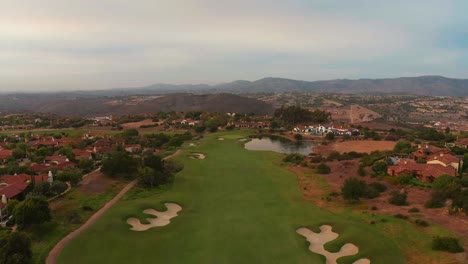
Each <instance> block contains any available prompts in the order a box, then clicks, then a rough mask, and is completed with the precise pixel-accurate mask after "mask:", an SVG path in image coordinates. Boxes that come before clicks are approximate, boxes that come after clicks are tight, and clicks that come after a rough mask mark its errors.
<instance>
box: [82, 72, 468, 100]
mask: <svg viewBox="0 0 468 264" xmlns="http://www.w3.org/2000/svg"><path fill="white" fill-rule="evenodd" d="M281 92H320V93H347V94H415V95H432V96H468V79H453V78H446V77H442V76H421V77H402V78H393V79H358V80H348V79H337V80H329V81H313V82H309V81H299V80H291V79H284V78H273V77H268V78H263V79H260V80H257V81H252V82H251V81H243V80H238V81H234V82H230V83H223V84H217V85H207V84H197V85H193V84H187V85H172V84H154V85H149V86H144V87H134V88H116V89H108V90H98V91H81V92H73V94H76V95H80V96H99V95H101V96H123V95H132V94H167V93H198V94H203V93H234V94H248V93H281Z"/></svg>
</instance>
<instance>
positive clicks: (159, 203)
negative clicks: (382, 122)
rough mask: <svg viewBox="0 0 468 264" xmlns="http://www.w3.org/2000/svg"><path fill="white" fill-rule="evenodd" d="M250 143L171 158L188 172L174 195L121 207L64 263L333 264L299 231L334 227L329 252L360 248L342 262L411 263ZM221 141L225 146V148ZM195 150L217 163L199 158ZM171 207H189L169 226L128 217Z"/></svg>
mask: <svg viewBox="0 0 468 264" xmlns="http://www.w3.org/2000/svg"><path fill="white" fill-rule="evenodd" d="M236 133H237V134H238V135H236V136H234V134H236ZM247 136H248V134H242V132H239V131H233V132H221V133H213V134H208V135H206V136H205V137H204V138H203V139H202V140H201V141H200V144H198V146H196V147H188V146H187V148H186V149H182V154H185V155H177V156H175V157H172V158H171V159H174V160H175V161H176V162H180V163H182V164H183V166H184V169H183V170H182V171H181V172H179V173H178V174H177V175H175V180H174V183H173V184H172V185H171V187H170V189H169V190H167V191H165V192H162V193H161V192H155V195H153V196H149V197H144V198H138V199H122V200H120V201H118V202H117V203H116V204H115V206H113V207H112V208H110V209H109V210H108V211H107V212H106V213H105V214H104V215H103V216H102V217H101V218H100V219H99V220H98V221H97V222H96V223H95V224H94V225H93V226H91V227H90V228H89V229H87V230H86V231H84V232H83V233H81V234H80V235H79V236H77V237H76V238H75V239H74V240H72V241H71V242H70V243H69V244H68V245H67V246H66V247H65V248H64V249H63V251H62V253H61V254H60V255H59V258H58V262H59V263H67V264H69V263H80V264H81V263H114V264H118V263H125V264H127V263H268V264H271V263H325V258H324V257H323V256H321V255H319V254H313V253H311V252H310V251H309V250H308V246H309V243H308V242H307V241H306V240H305V239H304V237H301V236H299V235H298V234H297V233H296V230H297V229H298V228H301V227H309V226H321V225H324V224H327V225H330V226H333V230H334V231H335V232H337V233H339V234H340V236H339V237H338V238H337V239H336V240H334V241H332V242H329V243H327V244H326V245H325V248H327V249H328V246H329V244H331V246H337V245H338V247H340V246H341V245H342V244H345V243H347V242H353V244H355V245H356V246H358V247H359V253H358V254H356V255H353V256H346V257H342V258H339V259H338V263H340V264H343V263H346V264H350V263H353V262H355V261H357V260H359V259H361V258H368V259H370V260H372V263H379V264H394V263H405V258H404V255H403V253H402V251H401V249H400V248H399V247H398V245H397V244H396V242H395V240H393V239H391V238H389V237H388V236H386V235H385V233H383V232H382V231H380V230H378V229H376V228H375V225H369V224H368V223H366V222H364V221H362V220H360V219H358V218H356V217H355V216H353V215H352V214H338V213H333V212H329V211H326V210H323V209H320V208H317V207H316V206H314V205H313V204H312V203H310V202H308V201H306V200H305V199H304V198H303V196H302V193H301V192H300V190H299V186H298V182H297V178H296V175H295V174H293V173H291V172H289V171H287V170H286V169H285V168H284V167H282V166H281V164H280V160H281V155H280V154H277V153H274V152H266V151H249V150H246V149H245V148H244V143H243V142H238V141H237V140H238V139H240V138H245V137H247ZM219 137H223V138H225V140H224V141H222V142H220V141H219V140H218V138H219ZM194 148H196V152H197V153H203V154H205V155H207V157H209V158H207V159H205V160H204V161H203V162H200V160H197V159H191V158H190V156H189V154H190V152H191V151H193V149H194ZM167 201H173V202H174V203H176V204H178V205H180V206H181V207H183V213H182V214H179V215H178V216H177V217H175V218H172V219H171V223H170V224H169V225H167V226H164V227H161V228H150V229H148V230H146V231H144V232H135V231H132V230H129V225H128V224H127V222H126V221H127V219H128V218H130V217H136V218H138V219H145V217H147V215H146V214H144V213H143V210H145V209H147V208H154V209H156V210H157V211H164V210H165V206H164V203H165V202H167ZM338 249H339V248H337V249H336V251H338ZM329 251H333V250H329Z"/></svg>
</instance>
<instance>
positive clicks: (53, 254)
mask: <svg viewBox="0 0 468 264" xmlns="http://www.w3.org/2000/svg"><path fill="white" fill-rule="evenodd" d="M179 153H180V149H179V150H177V151H176V152H175V153H174V154H172V155H170V156H167V157H165V158H164V159H163V160H166V159H169V158H171V157H173V156H175V155H177V154H179ZM137 182H138V180H133V181H131V182H130V183H128V184H127V185H125V187H124V188H123V189H122V190H121V191H120V192H119V193H118V194H117V195H116V196H115V197H114V198H113V199H112V200H110V201H109V202H107V203H106V204H105V205H104V206H103V207H102V208H101V209H99V211H97V212H96V213H95V214H93V215H92V216H91V217H90V218H89V219H88V220H87V221H86V223H84V224H83V225H82V226H80V227H79V228H78V229H76V230H74V231H73V232H71V233H69V234H68V235H67V236H66V237H64V238H63V239H62V240H60V241H59V242H58V243H57V244H56V245H55V246H54V248H53V249H52V250H51V251H50V252H49V255H48V256H47V259H46V264H56V263H57V259H58V256H59V254H60V252H62V250H63V248H64V247H65V246H66V245H67V244H68V243H69V242H70V241H71V240H72V239H74V238H75V237H76V236H78V235H79V234H81V233H82V232H84V231H85V230H86V229H88V228H89V227H90V226H91V225H93V224H94V223H95V222H96V221H97V220H98V219H99V218H100V217H101V216H102V215H103V214H104V213H105V212H106V211H107V210H109V208H111V207H112V206H113V205H114V204H115V203H116V202H117V201H118V200H120V198H122V196H124V195H125V194H126V193H127V192H128V191H129V190H130V189H131V188H132V187H133V186H134V185H135V184H136V183H137Z"/></svg>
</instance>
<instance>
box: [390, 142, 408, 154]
mask: <svg viewBox="0 0 468 264" xmlns="http://www.w3.org/2000/svg"><path fill="white" fill-rule="evenodd" d="M393 151H394V152H397V153H410V152H411V151H412V149H411V143H410V142H407V141H398V142H397V143H396V144H395V147H393Z"/></svg>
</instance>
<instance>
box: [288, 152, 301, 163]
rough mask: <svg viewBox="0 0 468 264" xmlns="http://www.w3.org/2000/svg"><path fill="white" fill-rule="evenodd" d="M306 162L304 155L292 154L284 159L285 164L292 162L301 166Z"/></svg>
mask: <svg viewBox="0 0 468 264" xmlns="http://www.w3.org/2000/svg"><path fill="white" fill-rule="evenodd" d="M303 160H304V155H301V154H299V153H291V154H289V155H287V156H286V157H284V159H283V161H284V162H291V163H294V164H300V163H301V162H302V161H303Z"/></svg>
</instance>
